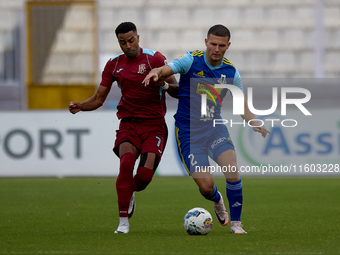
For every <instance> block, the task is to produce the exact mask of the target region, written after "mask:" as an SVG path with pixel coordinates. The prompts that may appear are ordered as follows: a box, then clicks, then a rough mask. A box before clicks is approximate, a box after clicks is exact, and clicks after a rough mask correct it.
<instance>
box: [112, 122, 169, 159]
mask: <svg viewBox="0 0 340 255" xmlns="http://www.w3.org/2000/svg"><path fill="white" fill-rule="evenodd" d="M167 139H168V128H167V126H166V123H165V119H164V118H157V119H145V118H123V119H122V120H121V121H120V124H119V130H117V131H116V141H115V146H114V148H113V151H114V153H116V155H117V156H118V157H119V145H120V144H121V143H123V142H130V143H132V144H133V145H134V146H135V147H136V148H137V149H138V151H139V153H140V154H143V153H145V152H153V153H155V154H156V155H158V156H159V157H160V158H161V157H162V154H163V151H164V148H165V145H166V142H167Z"/></svg>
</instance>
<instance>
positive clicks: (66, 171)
mask: <svg viewBox="0 0 340 255" xmlns="http://www.w3.org/2000/svg"><path fill="white" fill-rule="evenodd" d="M174 113H175V111H168V113H167V117H166V120H167V124H168V128H169V138H168V143H167V147H166V149H165V151H164V154H163V155H164V156H163V157H162V161H161V163H160V165H159V168H158V170H157V174H158V175H162V176H181V175H187V174H186V172H185V170H184V168H183V167H182V165H181V162H180V159H179V157H178V153H177V145H176V141H175V136H174V120H173V115H174ZM312 114H313V116H301V112H298V111H296V112H293V113H292V114H290V115H289V116H287V118H286V119H296V120H297V121H298V125H297V126H295V127H284V126H282V125H281V121H282V117H280V118H281V120H280V121H276V122H275V124H274V125H273V127H272V123H271V122H268V121H265V125H266V126H267V128H268V129H269V130H270V131H271V134H270V135H269V136H268V137H267V138H265V139H263V138H262V137H261V135H260V134H259V133H255V132H253V130H252V129H251V128H250V127H249V126H247V125H246V126H245V127H244V126H243V124H234V125H233V126H232V127H231V126H230V123H227V126H228V129H229V131H230V134H231V138H232V140H233V143H234V145H235V148H236V152H237V160H238V166H239V169H240V171H241V176H260V177H268V176H277V177H282V176H318V175H323V176H332V177H333V176H340V174H339V164H340V157H339V155H340V117H339V113H338V110H337V109H324V110H323V109H322V110H314V111H312ZM233 118H234V117H233ZM266 118H267V119H268V118H269V117H266ZM271 118H274V117H271ZM275 118H276V117H275ZM263 119H264V118H263ZM227 120H228V119H227ZM229 122H230V118H229ZM235 122H236V121H234V123H235ZM237 122H238V123H241V122H242V119H241V118H240V117H239V118H238V119H237ZM284 124H285V125H293V124H294V122H284ZM118 125H119V120H118V119H117V117H116V111H94V112H81V113H78V114H76V115H72V114H70V113H69V112H67V111H29V112H0V177H19V176H58V177H64V176H117V174H118V172H119V159H118V158H117V157H116V155H115V154H114V153H113V152H112V147H113V144H114V140H115V135H116V130H117V129H118ZM137 163H138V161H137ZM217 170H218V169H217ZM220 174H221V173H220Z"/></svg>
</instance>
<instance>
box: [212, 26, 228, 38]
mask: <svg viewBox="0 0 340 255" xmlns="http://www.w3.org/2000/svg"><path fill="white" fill-rule="evenodd" d="M209 35H215V36H222V37H226V36H228V38H229V40H230V31H229V29H228V28H226V27H225V26H223V25H220V24H218V25H215V26H212V27H211V28H210V29H209V31H208V35H207V38H209Z"/></svg>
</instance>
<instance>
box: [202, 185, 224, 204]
mask: <svg viewBox="0 0 340 255" xmlns="http://www.w3.org/2000/svg"><path fill="white" fill-rule="evenodd" d="M199 191H200V193H201V195H202V196H203V197H205V198H206V199H208V200H211V201H214V202H218V201H220V199H221V196H220V193H218V192H217V187H216V185H215V187H214V191H213V192H212V193H211V195H208V196H205V195H203V194H202V192H201V190H199Z"/></svg>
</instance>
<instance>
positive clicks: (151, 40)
mask: <svg viewBox="0 0 340 255" xmlns="http://www.w3.org/2000/svg"><path fill="white" fill-rule="evenodd" d="M315 3H316V2H315V1H314V0H299V1H296V0H278V1H272V0H214V1H211V0H200V1H197V0H185V1H182V0H124V1H120V0H119V1H118V0H98V1H97V7H98V12H97V14H98V15H97V18H98V22H96V21H95V20H94V19H93V17H92V15H91V13H90V12H89V10H88V9H87V8H88V7H86V6H83V7H81V8H76V9H72V8H71V9H70V10H68V11H67V13H66V14H65V18H64V22H63V25H62V27H61V28H60V31H59V32H58V33H57V35H56V37H55V40H54V43H53V45H52V47H51V50H50V52H51V54H50V56H49V58H48V59H47V60H46V63H45V66H44V68H43V78H42V81H43V82H46V83H57V84H62V83H65V82H71V83H74V84H76V83H86V82H88V81H89V79H91V78H90V77H91V74H93V73H92V72H93V63H97V61H96V60H93V57H90V55H91V52H92V50H93V48H96V47H98V50H99V51H98V52H99V55H100V57H101V56H115V55H117V54H119V53H120V52H121V50H120V48H119V45H118V43H117V38H116V35H115V32H114V30H115V28H116V26H117V25H118V24H119V23H120V22H122V21H132V22H134V23H135V24H136V25H137V27H138V32H139V34H140V44H141V46H142V47H145V48H150V49H155V50H159V51H161V52H162V53H163V54H164V55H165V56H166V57H167V59H168V60H172V59H173V58H175V57H177V56H179V55H182V54H183V53H185V52H187V51H189V50H196V49H204V48H205V45H204V39H205V37H206V32H207V29H208V28H209V27H210V26H212V25H214V24H218V23H221V24H224V25H226V26H227V27H229V28H230V30H231V34H232V36H231V42H232V44H231V47H230V49H229V50H228V51H227V54H226V57H227V58H228V59H229V60H230V61H231V62H233V63H234V64H235V65H236V66H237V68H238V69H239V71H240V73H241V75H242V77H310V78H311V77H313V76H314V74H315V70H314V69H315V56H314V51H315V47H316V45H319V46H320V45H321V46H323V47H324V51H323V52H324V58H323V69H324V72H323V73H324V75H325V76H327V77H338V76H339V75H340V65H339V64H338V59H340V29H339V28H340V2H339V1H338V0H324V1H323V5H324V9H323V10H324V11H323V15H322V16H323V19H322V20H323V24H324V31H323V34H322V36H321V38H320V37H316V36H315V33H314V28H315V22H316V21H315V20H316V14H315V13H314V5H315ZM24 7H25V1H24V0H11V1H8V0H0V86H2V90H1V93H3V95H4V94H5V93H6V89H4V84H6V86H9V84H13V83H11V81H9V80H8V78H7V80H4V79H5V78H4V77H5V75H4V69H5V67H4V66H6V65H5V55H6V54H7V55H6V56H7V58H8V54H9V53H8V52H9V51H13V49H14V46H13V45H14V43H15V40H14V39H13V38H14V37H13V34H12V33H13V31H14V30H15V29H18V27H20V29H21V30H20V31H21V36H22V35H24V32H25V26H24V25H25V22H24V16H23V13H24ZM89 28H91V29H92V30H91V29H90V30H89ZM96 28H98V29H96ZM93 31H96V32H97V35H98V45H96V43H97V42H95V41H93V40H92V39H91V38H92V32H93ZM21 41H24V38H21ZM316 42H318V44H317V43H316ZM21 48H22V49H24V48H25V47H24V46H23V47H21ZM6 52H7V53H6ZM22 53H23V52H21V53H20V54H22ZM21 59H23V57H21ZM77 61H80V62H79V64H76V62H77ZM6 63H7V62H6ZM77 63H78V62H77ZM104 64H105V62H103V63H102V62H100V66H99V67H98V69H99V70H101V69H102V68H103V67H104V66H103V65H104ZM60 73H63V74H64V76H62V77H60V76H58V75H57V74H60ZM22 75H23V74H22ZM22 77H23V76H22ZM98 79H99V78H98ZM18 82H20V80H19V81H18ZM17 84H18V83H17ZM20 86H25V84H21V85H20ZM16 91H23V90H16ZM8 93H9V96H8V98H10V100H17V99H16V98H18V97H15V96H13V95H12V94H13V93H14V92H13V91H11V92H8ZM10 93H12V94H10ZM2 100H4V96H2ZM2 104H3V103H2ZM8 105H11V103H9V104H8ZM12 105H13V104H12ZM0 109H1V105H0Z"/></svg>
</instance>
